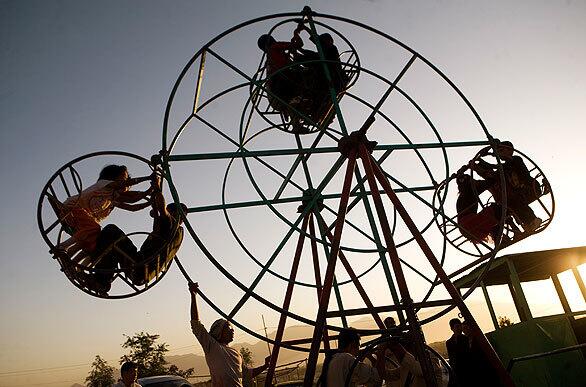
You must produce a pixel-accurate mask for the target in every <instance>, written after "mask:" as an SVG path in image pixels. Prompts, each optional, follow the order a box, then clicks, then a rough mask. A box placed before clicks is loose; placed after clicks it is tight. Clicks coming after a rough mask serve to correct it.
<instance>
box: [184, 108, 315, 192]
mask: <svg viewBox="0 0 586 387" xmlns="http://www.w3.org/2000/svg"><path fill="white" fill-rule="evenodd" d="M195 118H197V119H198V120H200V121H201V122H203V123H204V124H205V125H207V126H208V127H209V128H211V129H212V130H214V131H215V132H216V133H218V134H220V135H221V136H222V137H224V138H226V139H227V140H228V141H230V142H231V143H232V144H234V145H236V146H237V147H238V148H239V150H241V151H242V152H246V153H248V152H249V151H248V150H247V149H246V148H244V147H243V146H242V145H240V144H238V143H237V142H236V141H234V140H233V139H231V138H230V137H228V136H227V135H225V134H224V133H223V132H222V131H221V130H219V129H217V128H216V127H215V126H214V125H213V124H212V123H210V122H208V121H207V120H205V119H204V118H202V117H200V116H197V115H196V116H195ZM253 158H254V159H255V160H256V161H258V162H259V163H261V164H262V165H264V166H265V167H267V168H268V169H270V170H271V171H272V172H274V173H276V174H277V175H278V176H280V177H281V178H283V179H285V175H283V174H282V173H281V172H280V171H279V170H278V169H276V168H275V167H273V166H272V165H270V164H269V163H267V162H266V161H264V160H263V159H261V158H260V157H254V156H253ZM288 180H289V179H288ZM289 182H290V183H291V185H293V186H294V187H295V188H297V189H299V190H300V191H303V187H301V186H300V185H299V184H297V183H295V182H294V181H293V180H289Z"/></svg>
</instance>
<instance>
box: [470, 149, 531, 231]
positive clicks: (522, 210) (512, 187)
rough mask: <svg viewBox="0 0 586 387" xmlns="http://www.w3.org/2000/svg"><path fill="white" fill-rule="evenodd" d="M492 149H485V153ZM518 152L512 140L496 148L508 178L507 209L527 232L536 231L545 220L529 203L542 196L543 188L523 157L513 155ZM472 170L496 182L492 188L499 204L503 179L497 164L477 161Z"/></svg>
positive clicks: (480, 159)
mask: <svg viewBox="0 0 586 387" xmlns="http://www.w3.org/2000/svg"><path fill="white" fill-rule="evenodd" d="M489 149H490V148H485V151H484V152H485V153H487V152H488V150H489ZM514 151H515V149H514V147H513V144H512V143H511V142H510V141H503V142H500V143H499V144H498V145H497V153H498V156H499V158H500V159H501V161H502V168H503V172H504V175H505V183H506V187H505V189H506V194H507V208H508V209H510V210H511V211H512V213H513V215H514V216H515V217H516V219H517V220H518V221H519V223H520V224H521V226H523V229H524V230H525V232H533V231H534V230H535V229H537V228H538V227H539V226H540V225H541V223H542V219H540V218H538V217H537V216H536V215H535V213H534V212H533V210H532V209H531V207H530V206H529V204H530V203H532V202H533V201H535V200H537V198H538V197H539V196H541V195H542V192H541V188H540V185H539V183H538V182H537V180H535V179H534V178H533V177H532V176H531V174H530V172H529V170H528V169H527V166H526V165H525V163H524V162H523V159H522V158H521V157H520V156H515V155H513V152H514ZM471 168H472V169H473V170H474V171H476V172H477V173H478V174H479V175H480V176H482V177H483V178H485V179H487V180H492V181H493V182H494V184H493V187H491V188H490V191H491V193H492V194H493V196H494V198H495V200H496V201H497V202H501V201H502V197H501V196H502V192H501V191H502V190H501V186H500V179H498V165H494V164H490V163H488V162H486V161H484V160H483V159H482V158H478V159H477V160H476V162H475V163H473V164H472V165H471Z"/></svg>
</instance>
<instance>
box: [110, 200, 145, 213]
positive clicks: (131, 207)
mask: <svg viewBox="0 0 586 387" xmlns="http://www.w3.org/2000/svg"><path fill="white" fill-rule="evenodd" d="M150 205H151V202H150V201H148V202H144V203H138V204H128V203H116V207H118V208H121V209H123V210H126V211H132V212H136V211H140V210H142V209H144V208H147V207H148V206H150Z"/></svg>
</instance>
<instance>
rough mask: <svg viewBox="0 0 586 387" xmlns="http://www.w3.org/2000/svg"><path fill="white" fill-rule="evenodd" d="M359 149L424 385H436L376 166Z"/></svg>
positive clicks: (364, 147)
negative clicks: (386, 211)
mask: <svg viewBox="0 0 586 387" xmlns="http://www.w3.org/2000/svg"><path fill="white" fill-rule="evenodd" d="M359 150H360V159H361V160H362V163H363V165H364V173H365V174H366V177H367V180H368V185H369V187H370V190H371V191H372V193H373V194H372V199H373V201H374V206H375V209H376V212H377V215H378V219H379V224H380V226H381V229H382V233H383V236H384V239H385V244H386V245H387V252H388V254H389V258H390V261H391V265H392V266H393V271H394V273H395V278H396V279H397V286H398V287H399V293H400V294H401V297H402V299H403V304H404V306H405V315H406V316H407V322H408V323H409V329H410V330H411V334H412V336H411V337H412V339H413V341H414V344H415V345H414V348H415V354H416V355H417V358H418V360H419V364H420V365H421V369H422V371H423V377H424V379H425V383H426V385H427V386H428V387H436V386H437V383H436V379H435V373H434V371H433V367H432V365H431V359H430V358H429V356H428V354H427V351H426V350H425V346H424V343H425V338H424V336H423V331H422V330H421V325H420V324H419V321H418V319H417V315H416V314H415V308H414V307H413V300H412V299H411V295H410V294H409V287H408V286H407V281H406V280H405V275H404V274H403V268H402V267H401V262H400V261H399V254H398V252H397V248H396V246H395V241H394V240H393V236H392V231H391V227H390V226H389V222H388V220H387V215H386V213H385V207H384V204H383V201H382V198H381V196H380V194H379V192H378V186H377V182H376V179H375V173H374V171H373V170H374V169H375V168H376V167H374V166H373V165H372V162H371V156H370V154H369V153H368V150H367V149H366V146H365V145H364V144H362V143H361V144H360V146H359Z"/></svg>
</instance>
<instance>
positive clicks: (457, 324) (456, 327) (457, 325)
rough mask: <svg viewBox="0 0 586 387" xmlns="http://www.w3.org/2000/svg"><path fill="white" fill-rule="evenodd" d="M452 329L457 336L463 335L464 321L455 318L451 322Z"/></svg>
mask: <svg viewBox="0 0 586 387" xmlns="http://www.w3.org/2000/svg"><path fill="white" fill-rule="evenodd" d="M450 329H451V330H452V332H454V333H455V334H457V335H460V334H462V321H460V319H458V318H453V319H451V320H450Z"/></svg>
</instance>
